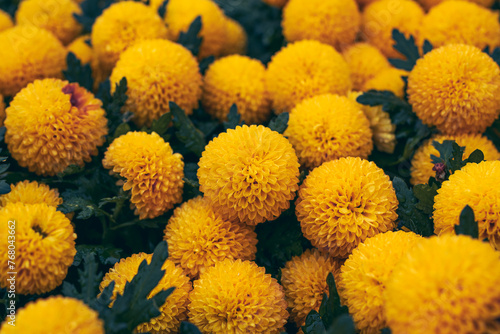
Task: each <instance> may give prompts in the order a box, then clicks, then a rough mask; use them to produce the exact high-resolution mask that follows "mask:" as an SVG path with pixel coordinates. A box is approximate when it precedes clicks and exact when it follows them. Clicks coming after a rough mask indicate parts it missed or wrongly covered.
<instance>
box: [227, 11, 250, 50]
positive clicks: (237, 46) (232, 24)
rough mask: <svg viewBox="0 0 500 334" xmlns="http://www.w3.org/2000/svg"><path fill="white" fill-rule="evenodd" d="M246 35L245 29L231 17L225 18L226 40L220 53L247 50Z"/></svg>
mask: <svg viewBox="0 0 500 334" xmlns="http://www.w3.org/2000/svg"><path fill="white" fill-rule="evenodd" d="M247 46H248V37H247V33H246V31H245V29H244V28H243V27H242V26H241V24H239V23H238V21H235V20H233V19H230V18H227V19H226V41H225V42H224V47H223V48H222V51H221V54H222V55H232V54H241V55H244V54H245V53H246V51H247Z"/></svg>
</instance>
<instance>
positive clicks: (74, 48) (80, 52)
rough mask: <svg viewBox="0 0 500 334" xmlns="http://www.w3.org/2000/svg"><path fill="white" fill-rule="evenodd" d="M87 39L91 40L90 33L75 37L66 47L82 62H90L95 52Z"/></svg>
mask: <svg viewBox="0 0 500 334" xmlns="http://www.w3.org/2000/svg"><path fill="white" fill-rule="evenodd" d="M87 40H88V41H90V35H83V36H80V37H78V38H77V39H75V40H74V41H73V42H71V43H70V44H69V45H68V46H67V47H66V50H68V52H73V54H74V55H75V56H76V58H78V59H79V60H80V61H81V62H82V64H89V63H90V62H91V61H92V57H93V54H94V53H93V51H92V47H91V46H90V45H88V44H87V42H86V41H87Z"/></svg>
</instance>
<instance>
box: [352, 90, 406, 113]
mask: <svg viewBox="0 0 500 334" xmlns="http://www.w3.org/2000/svg"><path fill="white" fill-rule="evenodd" d="M356 101H357V102H358V103H360V104H364V105H368V106H371V107H375V106H380V105H381V106H382V110H384V111H387V112H388V113H395V112H396V111H399V110H405V111H407V112H409V113H411V112H412V111H411V105H410V104H409V103H408V102H406V101H404V100H402V99H400V98H399V97H397V96H396V95H394V93H393V92H391V91H388V90H383V91H378V90H369V91H367V92H365V93H363V94H361V95H360V96H358V98H357V99H356Z"/></svg>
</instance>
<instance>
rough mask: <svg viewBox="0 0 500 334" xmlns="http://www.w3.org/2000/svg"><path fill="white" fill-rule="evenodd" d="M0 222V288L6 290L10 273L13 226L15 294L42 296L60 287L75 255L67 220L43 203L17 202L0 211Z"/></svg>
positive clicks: (73, 235) (72, 234) (71, 232)
mask: <svg viewBox="0 0 500 334" xmlns="http://www.w3.org/2000/svg"><path fill="white" fill-rule="evenodd" d="M0 221H2V222H3V223H2V224H0V249H3V250H4V252H3V253H2V255H1V260H2V262H1V265H0V266H1V271H0V279H1V282H0V287H2V288H5V287H6V286H7V284H8V283H9V282H8V281H7V278H9V276H8V272H10V271H12V270H9V269H8V267H7V261H8V260H9V258H8V254H7V253H8V252H7V250H8V249H10V248H8V245H9V242H8V240H11V238H8V236H10V235H11V234H9V232H10V230H9V229H8V227H10V226H15V246H16V249H15V261H14V262H15V263H16V270H15V271H16V272H17V277H16V293H19V294H41V293H45V292H49V291H52V290H54V289H55V288H56V287H57V286H59V285H60V284H61V283H62V281H63V280H64V278H65V277H66V274H67V272H68V268H69V266H71V264H72V263H73V258H74V256H75V254H76V249H75V239H76V234H75V233H74V231H73V226H72V225H71V222H70V221H69V219H68V218H66V216H65V215H64V214H62V213H61V212H59V211H56V208H55V207H53V206H48V205H47V204H45V203H42V204H24V203H20V202H18V203H9V204H7V205H6V206H4V207H2V208H1V209H0ZM7 222H9V223H7ZM10 222H14V223H13V224H12V223H10Z"/></svg>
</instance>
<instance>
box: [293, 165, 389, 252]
mask: <svg viewBox="0 0 500 334" xmlns="http://www.w3.org/2000/svg"><path fill="white" fill-rule="evenodd" d="M397 207H398V200H397V198H396V192H395V191H394V188H393V187H392V182H391V180H390V179H389V177H388V176H387V175H385V174H384V171H383V170H382V169H380V168H378V167H377V165H375V163H373V162H370V161H367V160H363V159H361V158H353V157H349V158H341V159H338V160H334V161H329V162H325V163H324V164H323V165H321V166H320V167H318V168H316V169H314V170H313V171H312V172H311V173H309V175H308V176H307V178H306V179H305V181H304V183H303V184H302V186H301V187H300V190H299V198H298V199H297V202H296V208H295V212H296V214H297V218H298V219H299V221H300V226H301V228H302V233H303V234H304V236H305V237H306V238H307V239H309V240H310V241H311V243H312V245H313V246H315V247H317V248H319V249H320V250H321V251H324V252H328V253H329V254H330V255H331V256H333V257H340V258H347V257H348V256H349V254H350V253H351V252H352V250H353V249H354V248H356V246H357V245H358V244H359V243H360V242H362V241H364V240H365V239H366V238H369V237H372V236H374V235H376V234H378V233H383V232H387V231H390V230H392V229H394V227H395V223H394V222H395V220H396V218H397V214H396V208H397Z"/></svg>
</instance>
